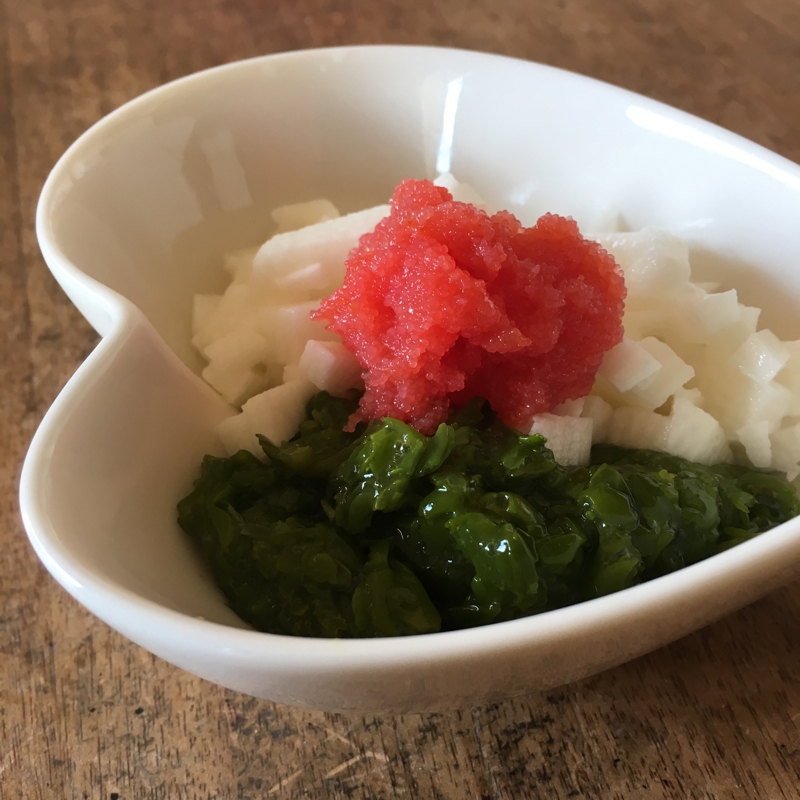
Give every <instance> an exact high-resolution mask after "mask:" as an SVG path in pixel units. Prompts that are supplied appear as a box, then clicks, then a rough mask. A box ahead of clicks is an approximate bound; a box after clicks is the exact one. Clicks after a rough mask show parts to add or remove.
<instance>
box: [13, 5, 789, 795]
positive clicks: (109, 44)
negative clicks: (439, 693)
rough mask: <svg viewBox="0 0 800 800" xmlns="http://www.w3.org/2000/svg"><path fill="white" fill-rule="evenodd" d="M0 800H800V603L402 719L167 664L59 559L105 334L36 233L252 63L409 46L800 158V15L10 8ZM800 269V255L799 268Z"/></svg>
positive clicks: (755, 611)
mask: <svg viewBox="0 0 800 800" xmlns="http://www.w3.org/2000/svg"><path fill="white" fill-rule="evenodd" d="M0 41H1V42H2V43H3V45H2V46H3V53H2V55H0V98H2V103H0V152H1V153H2V157H1V158H0V242H1V243H2V247H1V248H0V263H1V264H2V270H1V271H0V326H2V337H3V338H2V341H5V342H6V344H5V345H4V346H3V347H2V351H0V470H2V481H0V491H1V492H2V495H0V497H1V498H2V503H0V514H2V524H1V525H0V797H2V798H3V800H12V799H13V800H17V798H19V799H20V800H21V799H22V798H24V799H25V800H34V799H38V798H43V799H46V800H52V799H53V798H56V799H58V798H92V800H94V799H95V798H96V799H97V800H128V799H129V798H130V799H131V800H133V798H150V799H152V800H156V799H158V800H166V799H167V798H168V799H169V800H173V799H178V798H180V799H183V798H186V799H187V800H188V799H189V798H191V799H192V800H195V798H197V799H198V800H199V799H200V798H203V799H205V798H220V799H222V798H225V799H226V800H227V798H271V797H273V796H274V797H287V798H299V797H310V798H317V797H320V798H321V797H332V798H390V797H403V798H423V799H424V800H428V798H431V799H432V798H476V799H480V800H483V798H486V799H487V800H488V798H493V799H495V798H496V799H498V800H499V798H559V799H560V798H587V800H588V798H614V799H615V800H629V799H630V798H720V799H722V798H724V799H725V800H734V799H738V798H769V799H770V800H771V799H772V798H775V799H776V800H777V799H778V798H799V797H800V635H799V634H798V623H800V583H795V584H794V585H792V586H789V587H788V588H784V589H780V590H778V591H776V592H774V593H773V594H772V595H770V596H769V597H767V598H766V599H764V600H762V601H761V602H759V603H756V604H755V605H753V606H750V607H749V608H746V609H744V610H743V611H741V612H739V613H738V614H735V615H732V616H730V617H728V618H726V619H723V620H722V621H720V622H717V623H716V624H714V625H712V626H710V627H708V628H706V629H704V630H702V631H700V632H699V633H696V634H694V635H692V636H689V637H687V638H685V639H683V640H681V641H679V642H677V643H675V644H673V645H672V646H670V647H667V648H665V649H662V650H659V651H658V652H656V653H653V654H651V655H649V656H646V657H644V658H640V659H638V660H637V661H634V662H632V663H630V664H627V665H625V666H622V667H619V668H617V669H614V670H612V671H610V672H606V673H604V674H602V675H599V676H596V677H594V678H591V679H588V680H585V681H582V682H580V683H577V684H573V685H570V686H566V687H563V688H561V689H559V690H557V691H553V692H551V693H549V694H546V695H541V694H535V695H531V696H530V697H526V698H524V699H517V700H514V701H513V702H507V703H503V704H498V705H491V706H488V707H481V708H473V709H464V710H463V711H461V712H459V713H452V714H436V715H428V716H407V717H398V718H373V717H361V716H345V715H335V714H323V713H315V712H310V711H300V710H296V709H292V708H287V707H284V706H278V705H274V704H272V703H268V702H265V701H261V700H255V699H253V698H250V697H246V696H243V695H239V694H236V693H234V692H231V691H226V690H224V689H221V688H219V687H217V686H214V685H212V684H210V683H206V682H205V681H202V680H200V679H197V678H194V677H192V676H191V675H188V674H187V673H185V672H182V671H181V670H179V669H177V668H175V667H173V666H171V665H169V664H167V663H165V662H163V661H161V660H159V659H157V658H155V657H154V656H151V655H150V654H148V653H147V652H145V651H143V650H142V649H140V648H139V647H137V646H135V645H133V644H131V643H130V642H128V641H127V640H125V639H123V638H122V637H121V636H119V635H118V634H116V633H115V632H113V631H111V630H109V629H108V628H107V627H106V626H105V625H104V624H103V623H101V622H99V621H98V620H96V619H95V618H93V617H92V616H90V615H89V614H88V613H87V612H86V611H84V610H83V609H82V608H81V607H79V606H78V605H77V604H76V603H75V602H74V601H73V600H72V599H71V598H70V597H69V596H68V595H67V594H66V593H65V592H64V591H62V590H61V588H60V587H59V586H58V585H57V584H56V583H55V582H54V581H53V580H52V579H51V578H50V577H49V576H48V575H47V573H46V572H45V570H44V569H43V568H42V567H41V566H40V564H39V563H38V562H37V560H36V558H35V556H34V555H33V553H32V551H31V549H30V547H29V545H28V542H27V540H26V538H25V535H24V533H23V529H22V525H21V522H20V519H19V512H18V508H17V499H16V495H17V485H18V480H19V471H20V464H21V461H22V458H23V455H24V453H25V449H26V447H27V445H28V442H29V440H30V437H31V436H32V434H33V431H34V430H35V428H36V425H37V424H38V422H39V420H40V419H41V417H42V415H43V413H44V412H45V410H46V409H47V407H48V406H49V405H50V403H51V402H52V400H53V398H54V397H55V396H56V394H57V392H58V391H59V389H60V388H61V387H62V386H63V385H64V383H65V382H66V380H67V379H68V378H69V376H70V375H71V374H72V372H73V371H74V370H75V368H76V367H77V366H78V365H79V364H80V363H81V361H82V360H83V359H84V358H85V357H86V355H87V354H88V353H89V351H90V350H91V349H92V348H93V347H94V345H95V344H96V342H97V337H96V335H95V334H94V332H93V331H92V330H91V329H90V328H89V326H88V324H87V323H86V322H85V321H84V320H83V319H82V318H81V317H80V315H79V314H78V313H77V312H76V311H75V309H74V308H73V307H72V306H71V305H70V303H69V302H68V301H67V299H66V298H65V297H64V295H63V294H62V292H61V291H60V289H59V288H58V287H57V286H56V284H55V282H54V281H53V279H52V278H51V277H50V274H49V273H48V272H47V270H46V268H45V266H44V263H43V261H42V258H41V256H40V254H39V251H38V248H37V245H36V239H35V236H34V229H33V219H34V209H35V205H36V199H37V196H38V194H39V191H40V189H41V186H42V182H43V181H44V179H45V176H46V175H47V172H48V170H49V169H50V168H51V166H52V165H53V163H54V162H55V161H56V159H57V158H58V157H59V156H60V155H61V153H62V152H63V151H64V149H65V148H66V147H67V146H68V145H69V144H70V142H72V140H73V139H74V138H75V137H77V136H78V135H79V134H80V133H81V132H83V131H84V130H85V129H86V128H87V127H88V126H89V125H91V124H92V123H93V122H95V121H96V120H97V119H99V118H100V117H101V116H103V115H104V114H106V113H108V112H109V111H111V110H112V109H114V108H115V107H117V106H118V105H120V104H121V103H123V102H125V101H126V100H129V99H130V98H132V97H135V96H136V95H138V94H139V93H141V92H143V91H145V90H147V89H150V88H151V87H153V86H156V85H158V84H160V83H163V82H164V81H169V80H172V79H174V78H178V77H180V76H182V75H185V74H187V73H189V72H193V71H195V70H199V69H203V68H206V67H210V66H213V65H216V64H221V63H223V62H226V61H230V60H234V59H239V58H244V57H248V56H254V55H258V54H263V53H272V52H278V51H282V50H290V49H297V48H307V47H318V46H326V45H338V44H350V43H370V42H403V43H424V44H436V45H448V46H457V47H465V48H472V49H477V50H486V51H492V52H497V53H505V54H508V55H513V56H519V57H522V58H528V59H533V60H537V61H543V62H546V63H549V64H554V65H557V66H560V67H565V68H567V69H571V70H576V71H578V72H582V73H585V74H588V75H592V76H594V77H597V78H601V79H603V80H607V81H610V82H612V83H615V84H618V85H620V86H624V87H626V88H628V89H632V90H634V91H637V92H642V93H643V94H646V95H648V96H650V97H653V98H657V99H658V100H663V101H665V102H667V103H671V104H673V105H675V106H678V107H680V108H682V109H685V110H687V111H690V112H693V113H695V114H698V115H700V116H701V117H704V118H706V119H709V120H711V121H713V122H716V123H719V124H721V125H723V126H726V127H728V128H731V129H733V130H734V131H737V132H738V133H741V134H743V135H744V136H747V137H749V138H751V139H754V140H756V141H757V142H760V143H761V144H763V145H766V146H767V147H769V148H772V149H773V150H776V151H777V152H779V153H781V154H783V155H784V156H787V157H788V158H790V159H792V160H794V161H800V2H798V0H711V2H691V1H690V0H684V1H681V0H558V2H555V1H553V2H547V3H545V2H537V0H469V2H467V0H436V2H423V1H422V0H420V1H419V2H414V1H413V0H406V2H403V0H273V1H272V2H269V1H268V0H261V2H259V1H258V0H196V2H191V1H190V0H184V2H181V0H119V1H118V2H115V1H114V0H107V1H106V2H102V1H101V0H68V1H67V0H62V2H59V0H0ZM798 259H799V260H798V264H800V254H798Z"/></svg>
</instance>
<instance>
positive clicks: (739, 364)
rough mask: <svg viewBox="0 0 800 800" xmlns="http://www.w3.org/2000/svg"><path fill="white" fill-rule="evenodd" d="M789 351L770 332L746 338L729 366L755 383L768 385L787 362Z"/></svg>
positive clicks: (732, 357) (760, 332) (758, 333)
mask: <svg viewBox="0 0 800 800" xmlns="http://www.w3.org/2000/svg"><path fill="white" fill-rule="evenodd" d="M789 355H790V353H789V350H788V348H787V347H785V346H784V344H783V342H782V341H781V340H780V339H778V337H777V336H776V335H775V334H774V333H773V332H772V331H770V330H763V331H758V332H757V333H753V334H751V335H750V336H748V337H747V339H746V340H745V342H744V344H743V345H742V346H741V347H740V348H739V349H738V350H737V351H736V352H735V353H734V354H733V355H732V356H731V358H730V364H731V366H734V367H736V368H737V369H739V370H740V371H741V372H742V373H744V374H745V375H747V377H748V378H752V379H753V380H754V381H756V383H762V384H763V383H769V382H770V381H771V380H772V379H773V378H774V377H775V376H776V375H777V374H778V373H779V372H780V371H781V370H782V369H783V367H784V365H785V364H786V362H787V361H788V360H789Z"/></svg>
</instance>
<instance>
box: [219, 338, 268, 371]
mask: <svg viewBox="0 0 800 800" xmlns="http://www.w3.org/2000/svg"><path fill="white" fill-rule="evenodd" d="M204 353H205V356H206V358H207V359H208V360H209V361H210V362H212V363H213V364H215V365H216V366H217V367H219V368H220V369H223V370H227V369H245V370H246V369H249V368H251V367H254V366H255V365H256V364H260V363H261V362H262V361H265V360H266V359H267V358H268V357H269V345H268V343H267V340H266V339H265V338H264V337H263V336H262V335H261V334H260V333H257V332H256V331H254V330H253V329H251V328H245V327H242V328H238V329H236V330H234V331H231V332H230V333H226V334H225V335H224V336H222V337H220V338H219V339H216V340H215V341H214V342H212V343H211V344H210V345H208V347H206V348H205V350H204Z"/></svg>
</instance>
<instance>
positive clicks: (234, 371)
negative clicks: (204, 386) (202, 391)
mask: <svg viewBox="0 0 800 800" xmlns="http://www.w3.org/2000/svg"><path fill="white" fill-rule="evenodd" d="M202 377H203V380H204V381H206V383H208V384H210V385H211V386H213V387H214V388H215V389H216V390H217V391H218V392H219V393H220V394H221V395H222V396H223V397H224V398H225V399H226V400H227V401H228V402H229V403H230V404H231V405H234V406H238V405H241V404H242V403H243V402H244V401H245V400H247V399H248V398H249V397H251V396H252V395H254V394H256V393H257V392H261V391H263V390H264V389H265V388H266V386H267V385H268V377H267V375H266V373H264V372H262V371H256V370H253V369H247V368H241V367H227V368H226V367H225V366H220V365H219V364H215V363H211V364H209V365H208V366H207V367H206V368H205V369H204V370H203V372H202Z"/></svg>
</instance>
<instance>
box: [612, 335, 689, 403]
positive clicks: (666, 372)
mask: <svg viewBox="0 0 800 800" xmlns="http://www.w3.org/2000/svg"><path fill="white" fill-rule="evenodd" d="M639 345H640V347H642V348H643V349H644V350H645V351H646V352H647V353H648V354H649V355H650V356H652V358H653V359H654V360H655V361H656V362H657V363H658V365H659V369H658V370H657V371H656V372H654V373H653V374H652V375H649V376H648V377H646V378H645V379H644V380H641V381H639V382H638V383H636V384H635V385H634V386H632V387H631V389H630V390H629V391H628V396H629V397H631V399H632V401H633V402H632V404H635V405H640V406H642V407H643V408H649V409H651V410H652V409H656V408H659V407H660V406H662V405H664V403H666V401H667V399H668V398H669V397H671V396H672V395H673V394H674V393H675V392H676V391H677V390H678V389H680V388H681V387H682V386H683V385H684V384H685V383H687V382H688V381H690V380H691V379H692V378H693V377H694V367H692V366H690V365H689V364H687V363H686V362H685V361H684V360H683V359H682V358H681V357H680V356H678V354H677V353H676V352H675V351H674V350H673V349H672V348H671V347H670V346H669V345H668V344H664V342H661V341H659V340H658V339H656V338H654V337H652V336H648V337H647V338H646V339H642V341H641V342H639Z"/></svg>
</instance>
